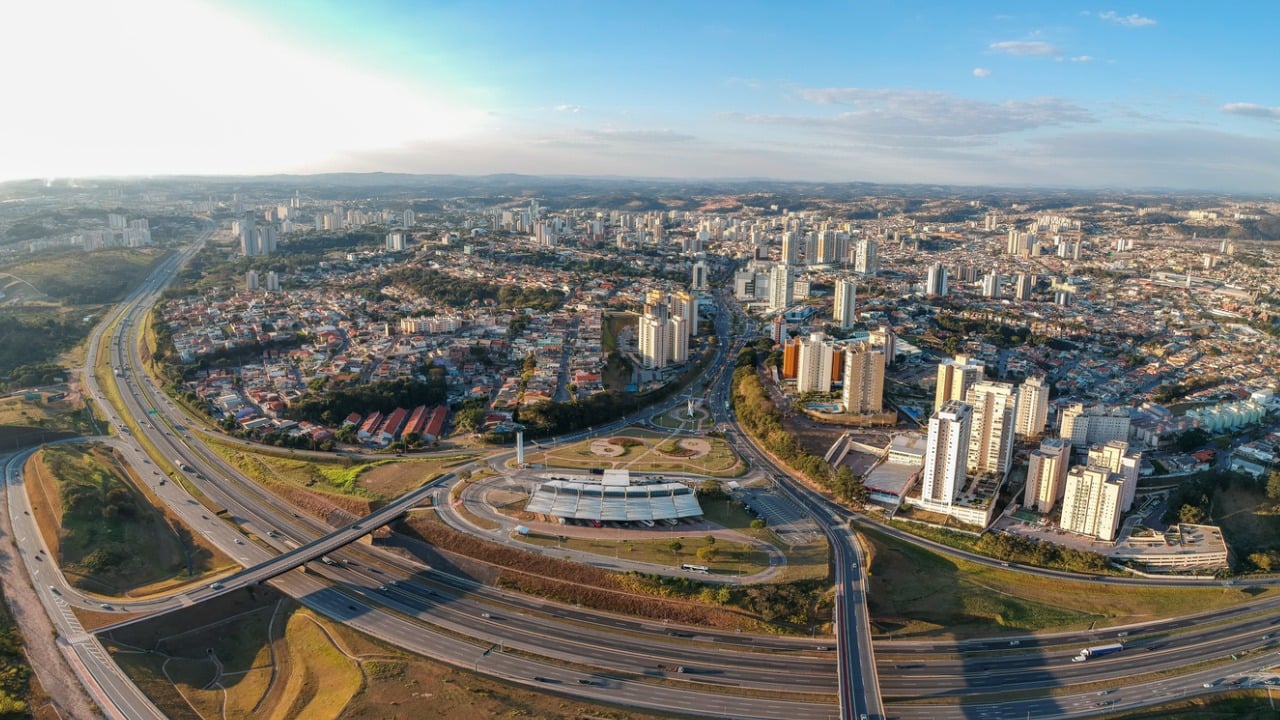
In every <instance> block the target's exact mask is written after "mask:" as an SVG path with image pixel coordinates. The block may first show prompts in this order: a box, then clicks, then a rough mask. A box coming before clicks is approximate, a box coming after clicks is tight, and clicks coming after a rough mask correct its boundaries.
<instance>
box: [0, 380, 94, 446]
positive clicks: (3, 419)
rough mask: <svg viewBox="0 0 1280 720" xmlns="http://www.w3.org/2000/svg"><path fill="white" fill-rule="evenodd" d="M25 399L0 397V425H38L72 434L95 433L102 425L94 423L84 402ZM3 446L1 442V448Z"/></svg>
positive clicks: (42, 397)
mask: <svg viewBox="0 0 1280 720" xmlns="http://www.w3.org/2000/svg"><path fill="white" fill-rule="evenodd" d="M46 396H47V393H46V394H45V395H41V397H40V399H39V400H24V399H23V398H22V396H21V395H19V396H17V397H8V398H3V399H0V428H4V427H9V426H15V427H16V426H24V427H32V428H39V429H41V430H45V431H48V432H50V433H56V432H67V433H71V434H74V435H95V434H97V433H98V432H100V430H101V429H103V426H102V425H95V424H94V423H93V419H92V416H91V413H90V412H89V411H88V410H87V409H86V408H85V405H84V403H83V402H79V401H73V400H59V401H57V402H52V403H50V402H45V397H46ZM4 449H6V448H5V447H3V446H2V445H0V450H4Z"/></svg>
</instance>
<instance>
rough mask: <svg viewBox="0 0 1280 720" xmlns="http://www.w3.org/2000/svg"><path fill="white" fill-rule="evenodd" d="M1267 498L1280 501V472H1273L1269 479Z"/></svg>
mask: <svg viewBox="0 0 1280 720" xmlns="http://www.w3.org/2000/svg"><path fill="white" fill-rule="evenodd" d="M1267 497H1268V498H1271V499H1272V500H1276V501H1280V470H1272V471H1271V476H1270V477H1269V478H1267Z"/></svg>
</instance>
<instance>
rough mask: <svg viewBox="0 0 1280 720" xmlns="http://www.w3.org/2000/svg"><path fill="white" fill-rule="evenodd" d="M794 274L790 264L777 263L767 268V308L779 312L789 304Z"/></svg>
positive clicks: (792, 290)
mask: <svg viewBox="0 0 1280 720" xmlns="http://www.w3.org/2000/svg"><path fill="white" fill-rule="evenodd" d="M794 284H795V276H794V275H792V269H791V266H790V265H785V264H783V263H779V264H777V265H774V266H773V267H772V268H770V269H769V310H770V311H771V312H780V311H782V310H786V309H787V307H788V306H789V305H791V295H792V293H793V292H794Z"/></svg>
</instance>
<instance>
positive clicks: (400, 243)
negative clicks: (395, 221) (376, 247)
mask: <svg viewBox="0 0 1280 720" xmlns="http://www.w3.org/2000/svg"><path fill="white" fill-rule="evenodd" d="M404 248H405V244H404V232H403V231H401V230H392V231H391V232H389V233H387V239H386V249H387V250H390V251H391V252H403V251H404Z"/></svg>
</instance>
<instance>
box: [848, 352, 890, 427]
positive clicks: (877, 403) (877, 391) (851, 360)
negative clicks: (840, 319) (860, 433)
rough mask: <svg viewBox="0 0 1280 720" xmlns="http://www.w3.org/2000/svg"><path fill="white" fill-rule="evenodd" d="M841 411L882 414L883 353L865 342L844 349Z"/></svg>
mask: <svg viewBox="0 0 1280 720" xmlns="http://www.w3.org/2000/svg"><path fill="white" fill-rule="evenodd" d="M843 390H844V392H843V398H842V400H843V401H844V411H845V412H847V413H851V414H854V415H868V414H878V413H882V412H884V353H882V352H881V351H879V350H877V349H875V348H874V347H872V345H871V343H869V342H859V343H852V344H850V345H847V346H845V348H844V388H843Z"/></svg>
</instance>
